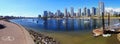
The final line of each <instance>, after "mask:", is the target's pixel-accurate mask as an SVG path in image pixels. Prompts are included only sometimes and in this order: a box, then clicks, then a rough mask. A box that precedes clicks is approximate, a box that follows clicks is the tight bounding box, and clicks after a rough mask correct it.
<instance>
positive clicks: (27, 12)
mask: <svg viewBox="0 0 120 44" xmlns="http://www.w3.org/2000/svg"><path fill="white" fill-rule="evenodd" d="M101 1H103V2H104V3H105V7H106V8H107V7H109V8H120V5H119V4H120V0H101ZM98 2H99V0H0V15H3V16H6V15H9V16H12V15H13V16H30V17H34V16H35V17H36V16H38V14H41V15H42V14H43V11H45V10H47V11H51V12H55V11H56V10H58V9H59V10H61V11H64V8H67V9H68V10H70V7H74V8H75V11H76V10H77V9H78V8H83V7H87V8H90V9H91V7H98Z"/></svg>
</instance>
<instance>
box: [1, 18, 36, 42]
mask: <svg viewBox="0 0 120 44" xmlns="http://www.w3.org/2000/svg"><path fill="white" fill-rule="evenodd" d="M0 24H3V25H5V26H6V28H4V29H0V44H34V42H33V40H32V38H31V36H30V34H29V33H28V31H26V30H25V28H23V27H22V26H20V25H16V24H13V23H9V22H6V21H3V20H0Z"/></svg>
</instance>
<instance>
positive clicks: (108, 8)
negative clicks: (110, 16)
mask: <svg viewBox="0 0 120 44" xmlns="http://www.w3.org/2000/svg"><path fill="white" fill-rule="evenodd" d="M105 10H106V11H107V12H111V11H115V12H120V8H111V7H107V8H105Z"/></svg>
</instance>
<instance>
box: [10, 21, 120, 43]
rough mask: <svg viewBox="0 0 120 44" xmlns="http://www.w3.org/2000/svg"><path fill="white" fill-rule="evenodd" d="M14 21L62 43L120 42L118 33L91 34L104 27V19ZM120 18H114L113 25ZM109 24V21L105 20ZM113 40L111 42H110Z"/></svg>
mask: <svg viewBox="0 0 120 44" xmlns="http://www.w3.org/2000/svg"><path fill="white" fill-rule="evenodd" d="M11 21H12V22H14V23H17V24H20V25H22V26H24V27H26V28H29V29H32V30H35V31H37V32H40V33H43V34H46V35H49V36H51V37H54V38H55V39H57V40H58V41H60V42H61V44H114V43H115V44H119V42H118V40H117V38H116V35H113V36H111V37H107V38H104V37H97V38H94V37H93V36H92V34H91V32H92V30H93V29H95V28H99V27H102V21H101V20H96V19H48V20H43V19H14V20H11ZM119 22H120V20H118V19H112V20H111V22H110V23H111V25H113V24H116V23H119ZM105 24H106V26H107V24H108V22H107V20H105ZM110 41H111V42H110Z"/></svg>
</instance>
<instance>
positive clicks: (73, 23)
mask: <svg viewBox="0 0 120 44" xmlns="http://www.w3.org/2000/svg"><path fill="white" fill-rule="evenodd" d="M114 21H115V22H114ZM119 21H120V20H111V22H110V23H111V25H112V24H115V23H119ZM12 22H16V23H20V24H22V25H38V27H39V28H40V29H45V30H53V31H90V30H92V29H95V28H99V27H101V26H102V24H101V23H102V22H101V20H97V19H45V20H43V19H18V20H12ZM105 24H106V26H107V24H108V21H107V20H105Z"/></svg>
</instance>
